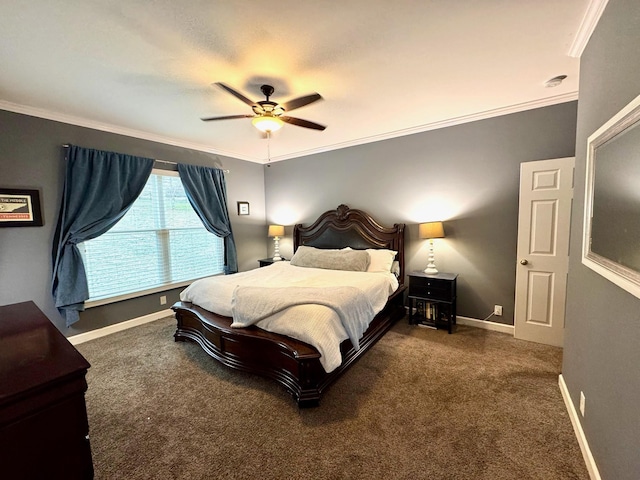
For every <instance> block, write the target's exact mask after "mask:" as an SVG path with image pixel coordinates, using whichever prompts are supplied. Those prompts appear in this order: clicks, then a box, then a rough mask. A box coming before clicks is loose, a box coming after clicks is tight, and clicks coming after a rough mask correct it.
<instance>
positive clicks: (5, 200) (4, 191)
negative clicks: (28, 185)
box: [0, 188, 42, 227]
mask: <svg viewBox="0 0 640 480" xmlns="http://www.w3.org/2000/svg"><path fill="white" fill-rule="evenodd" d="M41 226H42V210H41V209H40V192H39V191H38V190H23V189H15V188H0V227H41Z"/></svg>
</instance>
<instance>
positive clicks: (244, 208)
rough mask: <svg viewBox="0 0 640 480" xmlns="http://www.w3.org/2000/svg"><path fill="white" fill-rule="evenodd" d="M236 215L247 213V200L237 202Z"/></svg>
mask: <svg viewBox="0 0 640 480" xmlns="http://www.w3.org/2000/svg"><path fill="white" fill-rule="evenodd" d="M238 215H249V202H238Z"/></svg>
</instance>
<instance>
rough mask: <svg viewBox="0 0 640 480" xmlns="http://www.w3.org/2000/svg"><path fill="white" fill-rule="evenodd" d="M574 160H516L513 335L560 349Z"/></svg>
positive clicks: (567, 265)
mask: <svg viewBox="0 0 640 480" xmlns="http://www.w3.org/2000/svg"><path fill="white" fill-rule="evenodd" d="M574 163H575V159H574V158H573V157H572V158H557V159H553V160H540V161H537V162H526V163H522V164H520V208H519V213H518V249H517V250H518V266H517V270H516V302H515V303H516V304H515V337H516V338H521V339H523V340H529V341H532V342H538V343H546V344H547V345H555V346H558V347H561V346H562V344H563V341H564V315H565V300H566V293H567V272H568V268H569V228H570V220H571V202H572V200H573V167H574Z"/></svg>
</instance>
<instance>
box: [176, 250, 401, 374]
mask: <svg viewBox="0 0 640 480" xmlns="http://www.w3.org/2000/svg"><path fill="white" fill-rule="evenodd" d="M239 285H241V286H264V287H335V286H351V287H356V288H358V289H360V290H361V291H362V292H363V293H364V295H365V296H366V297H367V299H368V301H369V303H370V304H371V307H372V309H373V316H375V314H377V313H378V312H380V310H382V308H383V307H384V305H385V304H386V302H387V298H388V297H389V295H390V294H391V293H393V292H394V291H395V290H396V289H397V288H398V280H397V279H396V277H395V275H393V274H392V273H370V272H349V271H339V270H325V269H319V268H305V267H296V266H293V265H290V264H289V262H276V263H274V264H272V265H270V266H268V267H263V268H257V269H255V270H250V271H248V272H242V273H236V274H233V275H225V276H223V275H221V276H215V277H208V278H203V279H201V280H197V281H196V282H194V283H192V284H191V285H190V286H189V287H187V288H186V289H185V290H184V291H183V292H182V293H181V294H180V300H182V301H184V302H192V303H195V304H196V305H199V306H201V307H202V308H205V309H206V310H209V311H211V312H214V313H217V314H218V315H224V316H228V317H232V316H233V311H232V303H233V295H234V290H235V288H236V287H237V286H239ZM373 316H372V317H371V318H369V319H367V325H368V324H369V322H371V320H373ZM256 326H258V327H260V328H262V329H263V330H267V331H269V332H273V333H279V334H282V335H287V336H289V337H293V338H296V339H298V340H301V341H303V342H306V343H309V344H310V345H313V346H314V347H315V348H316V349H317V350H318V351H319V352H320V355H321V358H320V362H321V364H322V366H323V367H324V369H325V370H326V371H327V372H331V371H333V370H335V369H336V368H337V367H338V366H339V365H340V363H341V362H342V356H341V354H340V343H341V342H342V341H343V340H346V339H347V338H349V336H348V334H347V331H346V329H345V327H344V326H343V325H342V323H341V320H340V318H339V316H338V314H337V313H336V312H335V311H334V310H333V309H332V308H330V307H327V306H324V305H315V304H314V305H295V306H292V307H289V308H286V309H285V310H282V311H279V312H277V313H275V314H274V315H271V316H270V317H268V318H265V319H263V320H260V321H259V322H257V323H256Z"/></svg>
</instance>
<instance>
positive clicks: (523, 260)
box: [520, 258, 529, 265]
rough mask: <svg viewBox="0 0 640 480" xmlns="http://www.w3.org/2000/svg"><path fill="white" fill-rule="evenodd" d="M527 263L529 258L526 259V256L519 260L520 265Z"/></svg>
mask: <svg viewBox="0 0 640 480" xmlns="http://www.w3.org/2000/svg"><path fill="white" fill-rule="evenodd" d="M528 263H529V260H527V259H526V258H523V259H522V260H520V265H527V264H528Z"/></svg>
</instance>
